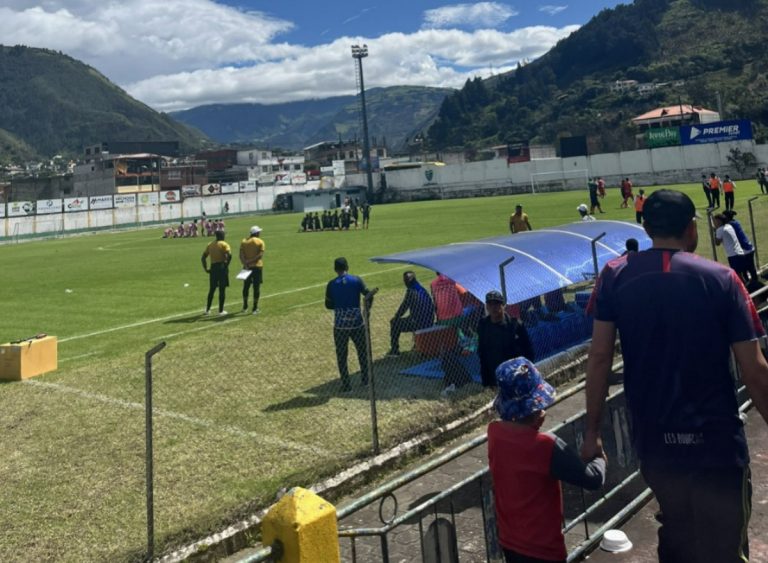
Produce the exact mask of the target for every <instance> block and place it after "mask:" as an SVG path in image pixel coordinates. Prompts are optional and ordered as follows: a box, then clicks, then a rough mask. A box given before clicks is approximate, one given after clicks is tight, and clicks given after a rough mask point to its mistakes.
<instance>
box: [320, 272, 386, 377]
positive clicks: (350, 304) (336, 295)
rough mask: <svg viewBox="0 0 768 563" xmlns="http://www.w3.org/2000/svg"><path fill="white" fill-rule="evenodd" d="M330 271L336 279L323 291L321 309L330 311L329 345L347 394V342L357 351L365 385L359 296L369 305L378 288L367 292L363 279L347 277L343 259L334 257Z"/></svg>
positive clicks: (365, 358)
mask: <svg viewBox="0 0 768 563" xmlns="http://www.w3.org/2000/svg"><path fill="white" fill-rule="evenodd" d="M333 269H334V270H335V271H336V277H335V278H334V279H332V280H331V281H329V282H328V285H327V286H326V288H325V308H326V309H333V342H334V344H335V346H336V361H337V362H338V365H339V375H340V376H341V387H342V389H343V390H344V391H349V390H350V389H351V388H352V387H351V386H350V384H349V366H348V365H347V352H348V350H349V341H350V340H352V343H353V344H354V345H355V349H356V350H357V360H358V362H359V364H360V374H361V376H362V383H363V385H367V384H368V339H367V338H366V335H365V322H366V321H367V319H365V320H364V319H363V313H362V310H361V309H360V296H361V295H363V296H364V297H365V299H366V300H367V304H368V306H370V304H371V303H372V301H373V296H374V294H375V293H376V292H377V291H378V288H374V289H372V290H371V289H368V288H367V287H366V286H365V283H364V282H363V280H361V279H360V278H359V277H357V276H353V275H351V274H349V273H348V272H347V270H349V264H348V263H347V259H346V258H336V260H335V261H334V263H333Z"/></svg>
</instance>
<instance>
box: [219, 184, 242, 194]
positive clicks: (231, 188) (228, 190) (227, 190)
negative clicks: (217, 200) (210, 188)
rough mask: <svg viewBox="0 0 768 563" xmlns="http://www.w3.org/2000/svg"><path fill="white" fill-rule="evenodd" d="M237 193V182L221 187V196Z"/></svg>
mask: <svg viewBox="0 0 768 563" xmlns="http://www.w3.org/2000/svg"><path fill="white" fill-rule="evenodd" d="M237 191H238V184H237V182H227V183H224V184H222V185H221V193H223V194H236V193H237Z"/></svg>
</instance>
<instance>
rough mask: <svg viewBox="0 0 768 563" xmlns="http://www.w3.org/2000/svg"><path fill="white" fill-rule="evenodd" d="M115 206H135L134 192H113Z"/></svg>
mask: <svg viewBox="0 0 768 563" xmlns="http://www.w3.org/2000/svg"><path fill="white" fill-rule="evenodd" d="M115 207H136V194H115Z"/></svg>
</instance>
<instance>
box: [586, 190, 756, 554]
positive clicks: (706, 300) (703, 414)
mask: <svg viewBox="0 0 768 563" xmlns="http://www.w3.org/2000/svg"><path fill="white" fill-rule="evenodd" d="M643 219H644V223H643V225H644V227H645V230H646V232H647V233H648V236H650V238H651V240H652V241H653V246H652V248H650V249H649V250H645V251H643V252H634V253H630V254H627V255H626V256H622V257H620V258H616V259H614V260H611V261H610V262H608V264H607V265H606V266H605V268H604V269H603V271H602V273H601V274H600V277H599V278H598V281H597V284H596V286H595V290H594V292H593V295H592V299H591V300H590V305H589V308H588V310H589V311H590V312H591V313H592V314H593V315H594V318H595V321H594V328H593V334H592V344H591V347H590V352H589V360H588V364H587V388H586V392H587V416H586V426H585V435H584V444H583V446H582V458H583V459H591V458H592V457H593V456H594V455H596V454H598V453H600V452H602V444H601V441H600V419H601V412H602V409H603V405H604V403H605V397H606V394H607V391H608V376H609V374H610V371H611V365H612V363H613V355H614V346H615V340H616V333H617V331H618V333H619V335H620V337H621V347H622V353H623V358H624V390H625V392H626V400H627V406H628V408H629V412H630V414H631V419H632V437H633V442H634V445H635V448H636V449H637V453H638V457H639V458H640V466H641V471H642V474H643V477H644V478H645V480H646V482H647V483H648V485H649V486H650V487H651V489H652V490H653V492H654V494H655V495H656V498H657V500H658V502H659V505H660V506H661V512H662V527H661V528H660V529H659V548H658V549H659V560H660V561H662V562H663V563H667V562H681V563H682V562H685V563H704V562H710V561H718V562H722V563H736V562H741V561H747V560H748V549H749V547H748V542H747V525H748V523H749V514H750V509H751V499H750V497H751V493H750V491H751V484H750V473H749V453H748V451H747V443H746V437H745V435H744V429H743V422H742V420H741V418H740V417H739V404H738V400H737V396H736V386H735V381H734V377H733V374H732V373H731V371H730V355H731V351H733V353H734V355H735V357H736V361H737V363H738V365H739V372H740V376H741V380H742V382H743V383H744V384H745V385H746V387H747V389H748V391H749V393H750V395H751V397H752V400H753V401H754V404H755V406H756V407H757V410H758V411H759V412H760V414H761V415H762V417H763V419H766V420H768V364H767V363H766V361H765V359H764V357H763V354H762V351H761V349H760V346H759V343H758V339H759V338H760V337H762V336H764V333H763V329H762V326H761V323H760V321H759V318H758V316H757V313H756V311H755V308H754V305H753V304H752V301H751V300H750V298H749V295H748V294H747V292H746V290H745V288H744V286H743V284H742V283H741V280H739V278H738V276H737V275H736V273H735V272H733V271H732V270H731V269H729V268H727V267H725V266H722V265H720V264H718V263H716V262H712V261H710V260H707V259H704V258H701V257H699V256H696V255H695V254H691V252H692V251H694V250H695V249H696V245H697V242H698V233H697V230H696V210H695V208H694V205H693V202H692V201H691V199H690V198H689V197H688V196H687V195H685V194H683V193H681V192H677V191H673V190H657V191H656V192H654V193H653V194H651V196H650V197H649V198H648V199H647V201H646V202H645V206H644V208H643Z"/></svg>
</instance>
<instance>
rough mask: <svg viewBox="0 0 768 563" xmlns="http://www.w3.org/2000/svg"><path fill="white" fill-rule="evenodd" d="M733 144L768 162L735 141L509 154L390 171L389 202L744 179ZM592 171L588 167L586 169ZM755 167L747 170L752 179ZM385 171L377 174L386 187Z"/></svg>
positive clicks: (750, 145) (762, 149) (767, 152)
mask: <svg viewBox="0 0 768 563" xmlns="http://www.w3.org/2000/svg"><path fill="white" fill-rule="evenodd" d="M731 148H739V149H740V150H741V151H743V152H751V153H753V154H754V155H755V157H756V158H757V161H758V165H763V166H765V165H768V145H755V143H754V141H734V142H730V143H712V144H705V145H691V146H685V147H683V146H679V147H664V148H657V149H644V150H636V151H625V152H620V153H608V154H596V155H592V156H588V157H571V158H550V159H542V160H533V161H530V162H521V163H515V164H511V165H509V166H508V165H507V163H506V161H505V160H503V159H494V160H487V161H482V162H470V163H464V164H448V165H445V166H435V165H430V164H427V165H424V166H422V167H421V168H411V169H407V170H395V171H390V172H387V173H386V185H387V190H386V191H385V194H386V195H385V198H386V200H387V201H400V200H413V199H440V198H454V197H469V196H478V195H498V194H513V193H524V192H529V191H531V189H532V179H533V180H534V182H533V183H535V184H536V186H535V187H536V191H557V190H570V189H574V190H575V189H584V188H585V187H586V185H585V184H586V177H585V175H589V176H602V177H603V178H604V179H605V181H606V183H607V184H608V185H609V186H618V185H619V184H620V183H621V180H622V178H625V177H629V178H630V179H631V180H632V183H633V184H634V185H635V186H653V185H666V184H676V183H690V182H696V181H698V180H699V179H700V178H701V174H703V173H707V174H708V173H709V172H717V173H718V174H719V175H720V176H723V175H725V174H730V175H731V176H732V177H734V178H736V179H740V175H739V174H738V172H737V171H736V170H735V169H734V168H733V167H732V166H731V165H730V163H729V162H728V158H727V157H728V155H729V153H730V150H731ZM584 170H586V171H587V172H584ZM754 172H755V171H754V170H747V171H746V173H745V175H746V177H748V178H752V177H753V176H754ZM365 183H366V179H365V176H364V175H362V174H352V175H348V176H347V185H365ZM380 186H381V175H380V174H376V175H374V187H375V188H377V189H378V188H380Z"/></svg>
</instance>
